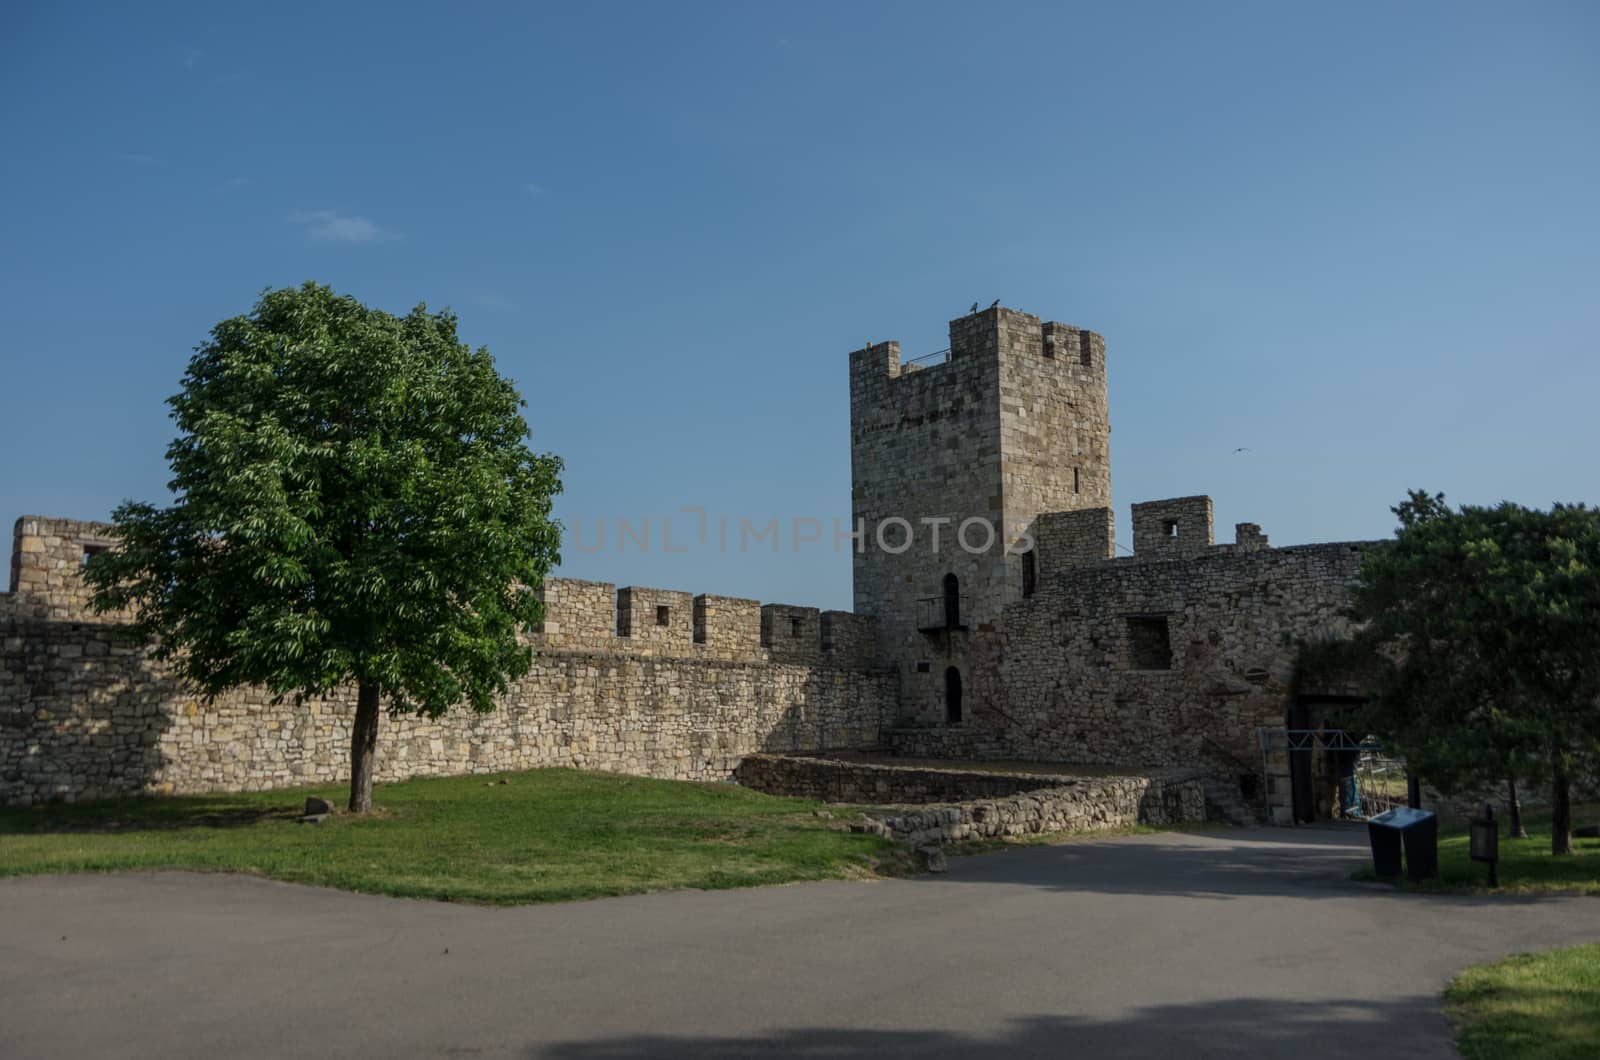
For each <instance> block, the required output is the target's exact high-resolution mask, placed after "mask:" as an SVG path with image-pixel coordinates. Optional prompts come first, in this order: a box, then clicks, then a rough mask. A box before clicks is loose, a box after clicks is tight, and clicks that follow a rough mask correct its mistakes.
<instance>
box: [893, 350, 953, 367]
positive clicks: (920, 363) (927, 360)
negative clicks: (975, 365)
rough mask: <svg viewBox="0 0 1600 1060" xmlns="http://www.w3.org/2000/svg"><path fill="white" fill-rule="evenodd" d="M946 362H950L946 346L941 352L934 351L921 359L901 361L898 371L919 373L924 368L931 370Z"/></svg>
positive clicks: (914, 358)
mask: <svg viewBox="0 0 1600 1060" xmlns="http://www.w3.org/2000/svg"><path fill="white" fill-rule="evenodd" d="M935 358H937V359H935ZM948 360H950V347H948V346H946V347H945V348H944V349H942V350H934V351H933V352H932V353H925V354H923V355H922V356H921V357H913V358H911V359H910V360H906V361H901V362H900V370H901V371H902V372H920V371H921V370H922V369H924V368H933V367H936V366H937V365H941V364H944V363H945V362H946V361H948Z"/></svg>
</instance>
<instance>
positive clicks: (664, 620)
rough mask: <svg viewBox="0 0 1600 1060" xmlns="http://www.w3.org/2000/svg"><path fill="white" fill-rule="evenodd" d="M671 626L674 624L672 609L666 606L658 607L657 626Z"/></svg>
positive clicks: (660, 605)
mask: <svg viewBox="0 0 1600 1060" xmlns="http://www.w3.org/2000/svg"><path fill="white" fill-rule="evenodd" d="M671 624H672V608H670V607H668V606H667V605H666V604H659V605H657V607H656V625H658V626H668V625H671Z"/></svg>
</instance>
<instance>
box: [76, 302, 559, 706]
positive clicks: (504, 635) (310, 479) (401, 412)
mask: <svg viewBox="0 0 1600 1060" xmlns="http://www.w3.org/2000/svg"><path fill="white" fill-rule="evenodd" d="M169 404H170V405H171V406H172V410H173V411H172V418H173V419H174V420H175V421H176V423H177V426H178V432H179V434H178V437H177V439H176V440H175V441H174V442H173V443H172V444H171V446H170V447H169V448H168V450H167V457H168V460H169V462H170V464H171V467H172V475H173V477H172V481H171V482H170V484H169V485H170V488H171V490H172V492H173V493H174V495H175V498H176V499H175V501H174V503H173V504H171V505H170V506H168V507H165V508H159V507H155V506H153V505H150V504H140V503H133V502H129V503H125V504H123V505H122V506H121V507H119V508H118V509H117V510H116V513H115V515H114V519H115V522H116V533H117V537H118V540H119V543H120V548H118V549H116V550H113V551H111V552H108V553H105V554H102V555H99V556H96V557H94V559H93V560H92V561H91V562H90V563H89V565H88V568H87V570H86V572H85V577H86V578H87V580H88V582H89V583H90V585H91V586H93V587H94V589H95V593H96V595H95V605H96V607H97V608H99V609H100V610H102V611H108V610H121V609H123V608H130V607H131V608H133V609H134V610H135V612H136V616H137V617H136V620H135V622H134V624H133V629H134V631H135V632H136V633H137V634H139V635H140V636H142V637H143V638H144V639H146V640H147V641H150V642H151V643H152V644H153V645H154V651H155V654H156V655H157V656H158V657H162V658H167V659H170V660H172V662H173V664H174V665H175V666H176V667H177V668H178V670H179V671H180V672H181V673H182V674H183V676H185V677H186V678H188V679H189V680H190V681H191V682H192V683H193V684H194V685H195V686H197V687H198V688H199V689H200V690H201V691H202V692H203V693H205V694H206V695H211V696H214V695H217V694H219V693H221V692H224V691H226V690H227V689H230V688H233V687H236V686H239V685H248V684H256V685H264V686H266V687H267V688H268V689H270V690H272V691H273V692H275V693H277V694H280V695H297V696H313V695H320V694H324V693H327V692H329V691H331V690H333V689H334V688H336V687H338V686H340V685H343V684H346V683H348V682H351V681H355V682H357V683H360V684H363V685H373V686H378V687H381V688H382V691H383V694H384V696H385V697H386V698H387V701H388V708H389V710H390V711H391V712H394V713H399V712H417V713H423V714H428V715H431V716H437V715H439V714H441V713H443V712H444V711H445V710H447V709H448V708H450V707H451V706H453V705H455V704H457V703H460V702H462V701H465V702H467V703H469V704H470V705H471V706H472V707H473V708H474V709H476V710H480V711H484V710H490V709H492V708H493V706H494V697H495V695H496V694H497V693H499V692H503V691H504V690H505V688H506V686H507V683H508V681H509V680H510V679H514V678H515V677H517V676H520V675H521V674H522V673H525V672H526V670H527V668H528V665H529V663H530V659H531V654H530V652H529V650H528V649H527V648H526V647H524V646H522V645H519V643H518V640H517V632H518V630H519V629H524V628H527V627H530V626H532V625H533V624H535V623H536V622H538V621H539V619H540V617H541V616H540V608H539V602H538V600H537V598H536V597H535V595H534V589H535V587H537V586H538V585H539V584H540V583H541V582H542V580H543V579H544V576H545V573H546V572H547V571H548V570H549V568H550V567H551V566H552V565H553V564H554V563H555V562H557V561H558V559H559V556H558V553H557V549H558V547H559V544H560V527H559V525H558V524H557V523H555V522H554V521H552V519H551V518H550V500H551V497H552V495H554V494H555V493H557V492H559V490H560V488H561V484H560V481H559V478H558V476H559V473H560V469H561V465H560V462H559V461H558V460H557V459H556V458H554V457H552V456H540V455H535V454H533V453H532V452H530V451H529V450H528V448H527V447H526V445H525V444H524V440H525V438H526V437H527V434H528V426H527V423H526V422H525V421H524V420H523V417H522V414H521V408H522V406H523V402H522V399H521V397H520V396H519V395H518V393H517V391H516V389H515V388H514V387H513V386H512V385H511V383H510V382H509V381H507V380H506V379H504V378H502V377H501V376H500V375H499V374H498V373H497V372H496V371H495V367H494V361H493V359H492V358H491V357H490V355H489V351H488V350H486V349H482V348H480V349H477V350H473V349H470V348H469V347H467V346H466V345H464V344H462V343H461V342H460V341H458V339H457V338H456V318H455V317H454V315H452V314H451V313H449V312H448V311H446V312H442V313H429V312H428V311H427V310H426V309H425V308H424V307H422V306H418V307H417V308H416V309H414V310H412V311H411V312H410V313H409V314H407V315H406V316H404V317H395V316H392V315H390V314H388V313H384V312H381V311H378V310H374V309H369V308H367V307H366V306H363V305H362V304H360V303H359V302H357V301H356V300H355V299H353V298H349V297H345V296H340V295H336V294H335V293H334V292H333V291H331V290H329V289H328V288H326V287H321V286H318V285H316V284H311V283H307V284H305V285H304V286H302V287H300V288H297V289H296V288H287V289H284V290H278V291H271V292H268V293H266V294H265V295H263V296H262V298H261V300H260V301H259V302H258V303H257V304H256V306H255V308H254V309H253V310H252V311H251V312H250V313H249V314H248V315H246V316H239V317H234V318H232V319H229V320H224V321H223V322H222V323H220V324H218V325H217V326H216V327H215V328H214V329H213V330H212V332H211V337H210V340H209V341H207V342H206V343H204V344H202V345H201V346H199V347H198V348H197V350H196V353H195V355H194V357H193V359H192V360H191V361H190V362H189V367H188V371H187V373H186V374H185V376H184V379H183V387H182V391H181V392H180V393H179V394H177V395H176V396H175V397H173V398H172V399H171V400H170V402H169Z"/></svg>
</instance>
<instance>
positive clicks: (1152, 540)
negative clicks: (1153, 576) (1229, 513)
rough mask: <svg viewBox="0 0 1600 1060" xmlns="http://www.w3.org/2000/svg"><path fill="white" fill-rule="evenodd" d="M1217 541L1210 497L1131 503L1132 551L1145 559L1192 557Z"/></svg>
mask: <svg viewBox="0 0 1600 1060" xmlns="http://www.w3.org/2000/svg"><path fill="white" fill-rule="evenodd" d="M1214 544H1216V540H1215V535H1214V532H1213V529H1212V525H1211V498H1210V497H1204V496H1200V497H1173V498H1171V499H1169V500H1163V501H1145V502H1144V503H1142V504H1135V505H1134V506H1133V552H1134V555H1136V556H1140V557H1142V558H1144V559H1191V558H1193V557H1195V556H1198V555H1200V554H1201V553H1203V552H1205V551H1206V550H1207V549H1209V548H1210V547H1211V546H1212V545H1214Z"/></svg>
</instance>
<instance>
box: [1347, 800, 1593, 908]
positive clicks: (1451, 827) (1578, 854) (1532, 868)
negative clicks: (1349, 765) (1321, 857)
mask: <svg viewBox="0 0 1600 1060" xmlns="http://www.w3.org/2000/svg"><path fill="white" fill-rule="evenodd" d="M1580 809H1581V812H1579V813H1577V814H1575V817H1576V819H1577V820H1578V821H1579V822H1580V823H1587V822H1589V821H1591V820H1593V819H1594V818H1595V816H1596V813H1595V808H1594V807H1583V808H1580ZM1523 820H1524V823H1525V824H1526V825H1527V827H1528V838H1527V839H1511V838H1509V835H1508V833H1509V831H1510V824H1509V822H1507V821H1506V820H1504V819H1502V820H1501V822H1500V887H1499V888H1498V889H1497V890H1495V891H1490V890H1489V889H1488V887H1487V886H1485V881H1486V880H1487V879H1488V876H1489V867H1488V866H1487V865H1484V864H1481V863H1479V862H1476V861H1473V860H1472V859H1471V858H1470V857H1469V856H1468V852H1467V827H1466V824H1465V822H1459V823H1445V824H1443V825H1442V826H1441V828H1440V831H1439V878H1438V879H1436V880H1424V881H1422V882H1420V883H1411V882H1410V881H1408V880H1405V879H1404V878H1403V877H1402V878H1401V879H1400V880H1398V881H1395V882H1396V885H1397V886H1401V887H1409V888H1414V889H1416V890H1427V891H1447V892H1451V893H1485V894H1501V893H1510V894H1532V893H1538V892H1567V893H1581V894H1600V839H1574V840H1573V841H1572V847H1573V851H1574V853H1573V854H1572V855H1571V856H1570V857H1559V858H1558V857H1554V856H1552V855H1551V853H1550V817H1549V815H1548V814H1546V815H1544V816H1542V817H1540V816H1534V815H1531V814H1530V815H1527V816H1525V817H1524V818H1523ZM1355 878H1356V879H1358V880H1376V879H1378V877H1377V876H1376V875H1375V874H1374V873H1373V871H1372V865H1371V863H1370V862H1369V863H1368V864H1367V865H1366V866H1365V867H1364V868H1362V869H1361V870H1359V871H1358V872H1356V873H1355Z"/></svg>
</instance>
